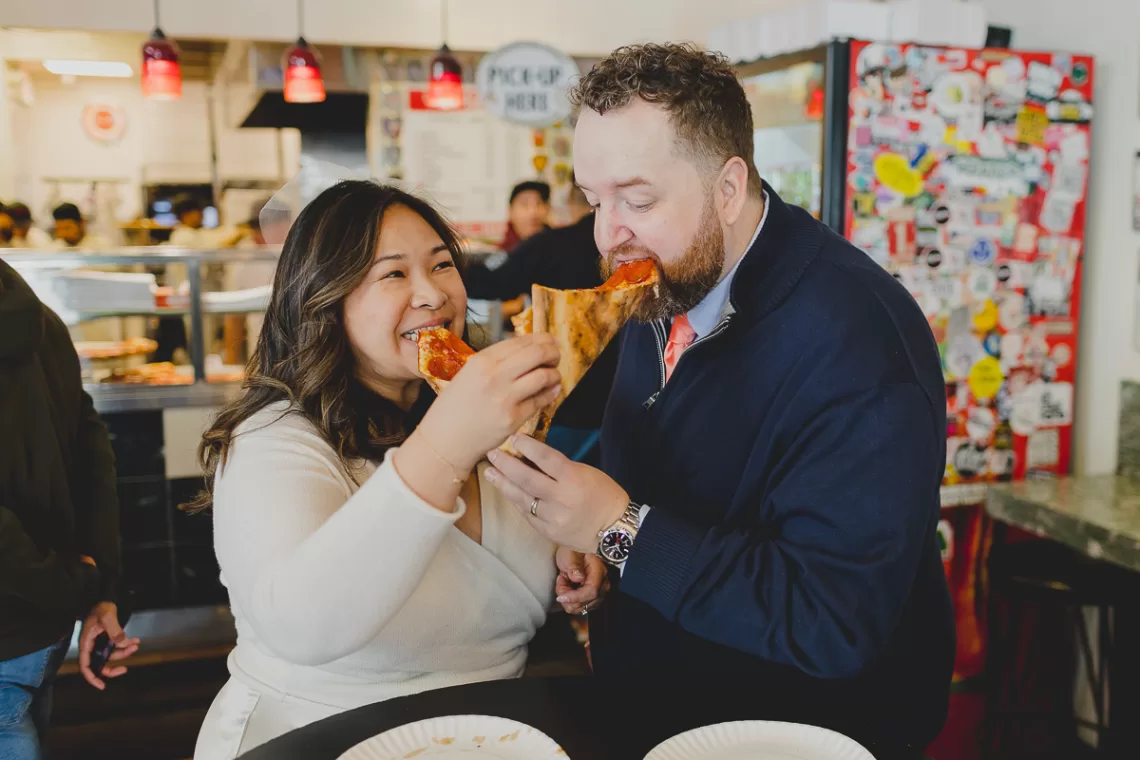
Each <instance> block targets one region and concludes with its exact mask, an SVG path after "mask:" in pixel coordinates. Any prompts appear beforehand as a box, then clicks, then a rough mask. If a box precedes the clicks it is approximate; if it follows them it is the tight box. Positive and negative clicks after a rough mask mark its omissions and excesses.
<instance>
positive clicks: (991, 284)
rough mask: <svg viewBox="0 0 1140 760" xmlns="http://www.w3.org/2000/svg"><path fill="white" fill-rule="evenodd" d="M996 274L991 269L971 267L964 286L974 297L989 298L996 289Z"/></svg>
mask: <svg viewBox="0 0 1140 760" xmlns="http://www.w3.org/2000/svg"><path fill="white" fill-rule="evenodd" d="M997 284H998V276H997V274H995V273H994V270H992V269H983V268H981V267H973V268H971V269H970V274H969V275H968V277H967V278H966V288H967V290H968V291H969V294H970V295H971V296H972V297H974V298H989V297H990V295H992V294H993V292H994V291H995V290H997Z"/></svg>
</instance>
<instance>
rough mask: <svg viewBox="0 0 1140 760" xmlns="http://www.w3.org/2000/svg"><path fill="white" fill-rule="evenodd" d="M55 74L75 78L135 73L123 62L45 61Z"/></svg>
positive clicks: (46, 65) (49, 69)
mask: <svg viewBox="0 0 1140 760" xmlns="http://www.w3.org/2000/svg"><path fill="white" fill-rule="evenodd" d="M44 68H45V69H47V70H48V71H50V72H51V73H53V74H59V75H60V76H69V75H70V76H75V77H129V76H132V75H133V74H134V73H135V72H134V71H133V70H132V69H131V65H130V64H129V63H123V62H122V61H44Z"/></svg>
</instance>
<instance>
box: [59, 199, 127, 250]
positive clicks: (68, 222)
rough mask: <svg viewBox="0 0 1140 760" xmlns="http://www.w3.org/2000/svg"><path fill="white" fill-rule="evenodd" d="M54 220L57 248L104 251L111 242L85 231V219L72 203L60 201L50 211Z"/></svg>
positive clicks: (108, 247)
mask: <svg viewBox="0 0 1140 760" xmlns="http://www.w3.org/2000/svg"><path fill="white" fill-rule="evenodd" d="M51 215H52V218H53V219H54V220H55V233H54V234H55V246H56V247H57V248H64V249H72V250H82V251H105V250H108V249H110V248H111V247H112V246H111V242H110V241H109V240H107V239H106V238H104V237H103V236H102V235H99V234H98V233H94V232H91V233H89V232H88V231H87V220H86V219H84V218H83V214H82V213H81V212H80V211H79V207H78V206H76V205H75V204H74V203H61V204H59V205H58V206H56V207H55V210H54V211H52V212H51Z"/></svg>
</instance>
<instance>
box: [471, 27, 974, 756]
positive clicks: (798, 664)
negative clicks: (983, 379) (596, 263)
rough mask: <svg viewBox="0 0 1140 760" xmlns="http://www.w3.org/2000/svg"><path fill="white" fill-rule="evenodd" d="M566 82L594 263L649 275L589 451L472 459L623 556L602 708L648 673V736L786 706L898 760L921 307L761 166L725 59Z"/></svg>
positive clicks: (924, 353)
mask: <svg viewBox="0 0 1140 760" xmlns="http://www.w3.org/2000/svg"><path fill="white" fill-rule="evenodd" d="M572 100H573V102H574V104H575V106H576V108H577V110H578V114H579V115H578V122H577V126H576V129H575V136H574V158H575V171H576V174H577V181H578V184H579V185H580V186H581V187H582V189H583V190H584V191H585V193H586V196H587V198H588V199H589V201H590V203H591V204H592V205H593V206H594V207H595V208H596V209H597V220H596V224H595V232H594V235H595V239H596V241H597V244H598V249H599V251H600V252H601V253H602V255H603V257H604V258H605V259H606V261H607V264H608V268H609V269H611V270H612V269H613V268H614V267H616V266H617V265H619V264H621V263H623V262H625V261H630V260H634V259H644V258H650V259H652V260H653V261H654V262H655V263H656V264H657V267H658V270H659V274H660V275H661V278H662V283H661V286H660V288H659V294H658V295H657V296H656V297H651V298H649V299H648V300H647V301H646V302H645V303H644V304H643V306H642V308H641V310H640V313H639V314H638V315H637V316H638V318H639V320H640V322H641V324H633V325H631V326H629V327H628V328H626V330H625V331H624V334H623V335H622V337H621V341H622V343H621V357H620V360H619V365H618V371H617V376H616V378H615V381H614V387H613V392H612V394H611V395H610V400H609V404H608V406H607V407H606V415H605V421H604V425H603V432H602V443H601V445H602V469H601V470H597V469H594V468H591V467H589V466H587V465H583V464H580V463H574V462H570V461H568V460H566V459H565V458H564V457H562V456H561V455H559V454H558V453H557V452H554V451H553V450H551V449H550V448H549V447H546V446H544V445H542V444H539V443H536V442H535V441H533V440H531V439H529V438H525V437H520V439H519V440H518V441H517V443H516V446H517V448H518V449H519V450H520V451H521V452H522V454H523V455H525V456H526V458H527V459H529V460H530V461H531V462H533V463H534V465H536V467H537V468H538V469H532V468H531V467H528V466H527V465H526V464H524V463H522V462H520V461H517V460H514V459H512V458H510V457H508V456H503V455H501V454H499V453H497V452H493V453H492V457H491V458H492V462H493V464H494V468H493V469H491V470H489V476H490V477H491V478H492V479H493V481H494V482H495V483H496V484H497V485H498V486H499V487H500V488H501V489H502V490H503V491H504V493H506V494H507V496H508V497H509V498H510V499H511V500H512V501H513V502H514V503H515V504H516V505H517V506H518V507H519V508H520V509H521V510H522V511H523V513H524V514H525V515H526V517H527V518H528V519H529V520H530V521H531V523H532V524H533V525H534V527H535V528H536V529H538V530H539V531H541V532H543V533H544V534H546V535H547V536H549V537H550V538H552V539H553V540H554V541H556V542H557V543H560V544H563V545H566V546H570V547H573V548H575V549H578V550H581V551H596V552H597V553H598V554H600V555H601V556H602V557H603V558H604V559H606V560H607V561H608V562H610V563H611V564H612V565H614V566H615V567H616V569H617V571H618V572H616V573H613V574H612V575H615V576H616V575H619V574H620V579H615V580H619V584H618V587H617V591H616V593H614V594H613V595H612V596H611V598H610V599H609V600H608V601H607V603H606V605H605V606H603V607H602V608H601V610H599V612H598V614H596V615H594V616H593V617H592V618H591V626H590V627H591V640H592V642H593V658H594V664H595V668H596V672H597V674H598V675H599V676H601V677H603V678H604V679H606V680H605V681H604V683H606V684H608V686H607V687H606V688H613V689H615V691H614V694H615V697H616V698H617V699H618V700H619V702H620V701H621V700H620V692H621V691H622V690H624V689H629V688H633V687H636V686H638V685H639V684H640V685H641V689H640V690H639V691H638V694H639V695H640V696H639V698H638V700H632V699H631V700H628V701H629V702H630V703H633V702H635V701H636V702H637V704H636V705H634V704H630V707H629V709H631V710H641V711H644V710H645V709H646V707H645V705H646V702H645V701H644V700H645V699H650V700H651V701H652V703H653V705H654V706H655V709H658V710H659V711H660V712H659V713H657V714H656V717H655V718H654V720H653V721H650V722H651V723H653V724H654V728H653V730H655V731H659V732H672V733H676V731H677V729H679V728H683V727H684V726H685V724H689V725H692V723H693V721H694V720H701V721H703V722H715V721H718V720H732V719H741V718H784V719H792V720H798V721H801V722H813V723H817V724H822V725H830V726H834V727H837V728H840V729H841V730H844V731H845V732H847V733H849V734H852V735H855V736H857V737H858V738H860V739H861V740H862V741H864V742H866V743H868V744H869V745H872V749H873V750H874V751H875V752H876V754H877V755H878V756H879V757H885V756H890V757H894V756H899V757H908V756H912V755H913V756H917V755H918V754H920V750H921V748H923V747H925V746H926V744H927V743H929V742H930V741H931V740H932V739H933V738H934V737H935V736H936V735H937V733H938V731H939V730H940V728H941V726H942V723H943V721H944V720H945V716H946V710H947V701H948V687H949V683H950V677H951V670H952V666H953V658H954V623H953V618H952V611H951V606H950V600H949V595H948V593H947V589H946V580H945V577H944V575H943V571H942V564H941V561H940V556H939V550H938V544H937V524H938V518H939V487H940V485H941V481H942V476H943V469H944V466H945V462H946V451H945V435H946V417H945V396H944V394H945V386H944V381H943V376H942V368H941V362H940V359H939V356H938V351H937V347H936V345H935V342H934V339H933V337H932V335H931V332H930V329H929V327H928V325H927V322H926V319H925V318H924V316H923V314H922V312H921V311H920V310H919V308H918V307H917V305H916V304H915V302H914V299H913V298H911V296H910V295H909V294H908V293H907V292H906V290H905V289H903V288H902V286H900V285H899V284H898V283H896V282H895V280H894V279H893V278H892V277H890V275H888V274H887V273H886V272H885V271H883V270H882V269H881V268H880V267H878V266H877V265H875V264H874V262H872V261H871V260H870V259H869V258H868V257H867V256H866V255H864V254H863V253H862V252H861V251H859V250H858V249H856V248H855V247H854V246H852V245H851V244H849V243H848V242H847V241H845V240H843V239H842V238H841V237H839V236H838V235H836V234H834V233H833V232H832V231H831V230H829V229H828V228H826V227H825V226H823V225H822V224H820V223H819V222H817V221H816V220H815V219H813V218H812V217H811V216H810V215H809V214H808V213H806V212H804V211H802V210H800V209H798V208H795V207H792V206H789V205H787V204H785V203H784V202H783V201H782V200H781V199H780V197H779V196H778V195H777V194H776V193H775V191H774V190H773V189H772V188H771V187H770V186H769V185H767V184H766V183H763V182H762V181H761V179H760V177H759V175H758V173H757V171H756V168H755V165H754V163H753V160H752V155H753V141H752V134H753V133H752V114H751V110H750V107H749V105H748V101H747V99H746V97H745V94H744V91H743V89H742V87H741V85H740V83H739V82H738V80H737V79H736V76H735V73H734V71H733V69H732V67H731V66H730V65H729V64H728V62H727V61H726V60H725V59H724V58H723V57H721V56H717V55H711V54H707V53H704V52H701V51H699V50H698V49H696V48H695V47H692V46H688V45H653V44H649V45H638V46H633V47H626V48H621V49H619V50H617V51H615V52H614V53H613V54H612V55H611V56H610V57H609V58H607V59H605V60H603V61H602V62H601V63H599V64H598V65H597V66H595V67H594V69H593V70H592V71H591V72H590V73H589V74H588V75H586V76H585V77H584V78H583V79H582V80H581V82H580V83H579V84H578V86H577V87H576V89H575V90H574V92H573V93H572ZM647 683H652V684H654V687H655V688H653V689H649V690H646V689H645V688H644V684H647ZM658 686H659V687H660V688H657V687H658ZM658 695H670V696H658ZM725 695H732V697H731V698H728V699H726V698H725ZM678 704H683V705H684V707H683V709H682V708H677V707H676V705H678ZM708 705H715V709H714V708H713V707H708ZM694 716H700V717H694ZM639 725H641V723H640V722H639ZM666 735H667V734H666ZM662 738H664V737H662Z"/></svg>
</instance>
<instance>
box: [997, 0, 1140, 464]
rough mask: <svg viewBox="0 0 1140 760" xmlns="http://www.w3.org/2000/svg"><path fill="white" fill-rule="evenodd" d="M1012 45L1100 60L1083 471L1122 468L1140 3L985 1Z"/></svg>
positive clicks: (1085, 326)
mask: <svg viewBox="0 0 1140 760" xmlns="http://www.w3.org/2000/svg"><path fill="white" fill-rule="evenodd" d="M983 4H984V5H985V7H986V11H987V16H988V20H989V23H991V24H998V25H1004V26H1011V27H1013V29H1014V34H1013V46H1014V47H1015V48H1019V49H1024V50H1033V49H1042V50H1065V51H1071V52H1081V53H1091V54H1093V55H1094V56H1096V69H1095V80H1094V81H1095V92H1094V95H1093V97H1094V105H1095V107H1096V116H1095V119H1094V121H1093V135H1092V157H1091V168H1090V171H1089V183H1090V185H1089V202H1088V210H1089V213H1088V219H1087V222H1086V228H1087V232H1088V238H1087V239H1088V244H1087V247H1086V250H1085V259H1084V265H1085V270H1084V284H1083V287H1084V290H1083V296H1082V298H1081V325H1080V349H1079V355H1078V361H1079V364H1078V373H1079V376H1078V378H1077V382H1078V384H1077V409H1076V420H1075V424H1076V448H1077V451H1076V453H1077V461H1076V470H1077V472H1082V473H1106V472H1111V471H1112V470H1113V469H1114V468H1115V467H1116V448H1117V446H1116V443H1117V441H1116V436H1117V430H1118V414H1119V410H1120V381H1121V380H1122V379H1124V378H1134V379H1140V353H1137V352H1136V350H1135V349H1133V347H1132V337H1133V336H1132V330H1133V327H1132V323H1133V310H1134V308H1135V306H1134V304H1135V292H1136V282H1137V263H1138V262H1137V251H1138V250H1140V234H1137V233H1135V232H1133V231H1132V224H1131V211H1132V208H1131V203H1132V157H1133V155H1134V154H1135V153H1136V151H1137V150H1140V2H1138V1H1137V0H1083V1H1082V2H1073V1H1072V0H984V2H983Z"/></svg>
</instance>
